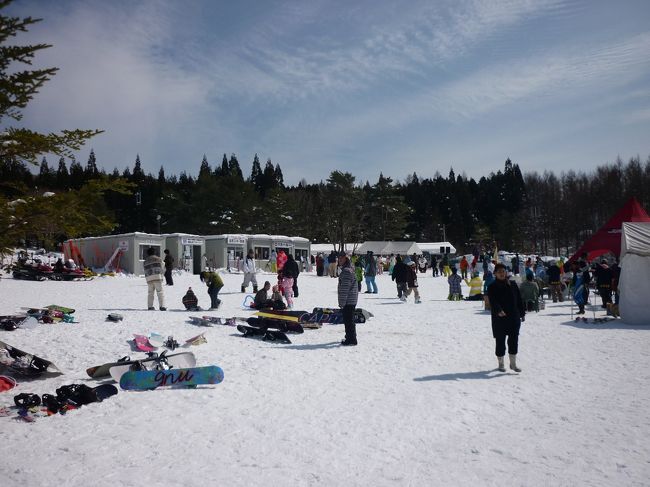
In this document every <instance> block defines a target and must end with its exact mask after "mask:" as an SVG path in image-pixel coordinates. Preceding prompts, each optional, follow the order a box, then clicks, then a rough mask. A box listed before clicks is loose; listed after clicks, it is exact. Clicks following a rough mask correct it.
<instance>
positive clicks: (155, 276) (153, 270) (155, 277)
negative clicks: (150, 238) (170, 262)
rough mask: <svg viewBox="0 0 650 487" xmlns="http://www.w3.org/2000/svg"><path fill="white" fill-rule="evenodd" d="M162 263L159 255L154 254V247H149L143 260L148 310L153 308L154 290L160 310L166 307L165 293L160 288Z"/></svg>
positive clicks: (164, 309)
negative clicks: (147, 290) (147, 292)
mask: <svg viewBox="0 0 650 487" xmlns="http://www.w3.org/2000/svg"><path fill="white" fill-rule="evenodd" d="M162 263H163V262H162V260H161V259H160V257H158V256H157V255H156V249H154V248H153V247H149V248H148V249H147V258H146V259H145V261H144V276H145V279H146V281H147V287H148V288H149V294H148V295H147V308H148V309H149V310H153V309H155V308H154V307H153V294H154V292H155V293H156V294H157V295H158V305H159V307H160V311H166V310H167V308H165V293H163V288H162V280H163V270H162Z"/></svg>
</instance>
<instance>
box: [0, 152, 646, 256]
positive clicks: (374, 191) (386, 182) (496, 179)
mask: <svg viewBox="0 0 650 487" xmlns="http://www.w3.org/2000/svg"><path fill="white" fill-rule="evenodd" d="M248 164H250V165H251V166H252V167H251V171H250V174H249V176H247V177H245V176H244V170H243V169H242V164H241V163H240V161H239V160H238V158H237V156H236V155H235V154H231V155H230V156H227V155H226V154H224V155H223V158H222V159H221V161H219V162H217V163H215V164H212V163H211V162H210V161H209V159H208V157H207V156H204V157H203V159H202V160H201V161H200V162H197V165H196V167H197V169H198V171H197V173H198V175H196V176H195V175H193V174H188V173H186V172H185V171H183V172H181V173H180V174H179V175H168V174H167V173H166V172H165V170H164V168H163V167H161V168H160V170H159V172H158V174H157V175H152V174H145V172H144V171H143V169H142V164H141V161H140V157H139V156H136V158H135V161H134V163H133V167H126V168H125V169H124V170H123V171H122V172H120V171H119V170H118V169H117V168H116V169H114V170H113V171H112V172H111V173H108V174H107V173H106V172H105V170H104V169H102V168H101V164H99V163H98V159H97V157H96V155H95V153H94V151H92V150H91V151H90V154H89V156H88V161H87V163H86V165H85V166H82V165H81V164H80V163H79V162H77V161H75V160H72V161H70V162H69V163H68V162H67V161H66V160H65V159H64V158H63V157H61V158H60V159H59V160H58V161H56V162H53V163H50V161H48V160H47V159H46V158H45V157H43V159H42V160H41V162H40V167H38V169H37V171H34V167H33V166H32V165H31V164H28V163H24V162H16V161H4V163H3V164H0V181H2V184H1V186H0V190H1V192H2V193H1V194H2V197H3V198H4V199H5V200H6V201H8V202H9V205H10V207H11V208H12V213H13V214H12V218H13V219H14V220H13V223H14V224H13V225H12V228H13V229H14V231H13V233H11V236H10V238H11V239H13V241H9V242H7V241H6V238H5V243H6V244H13V245H39V246H44V247H46V248H50V249H53V248H56V247H57V245H58V244H60V242H62V241H63V240H65V239H66V238H71V237H79V236H92V235H105V234H110V233H113V234H118V233H128V232H134V231H141V232H148V233H173V232H185V233H192V234H198V235H216V234H223V233H269V234H282V235H291V236H294V235H296V236H302V237H306V238H309V239H310V240H311V241H312V242H320V243H322V242H331V243H332V244H333V247H336V248H338V247H339V245H340V244H341V243H342V242H363V241H366V240H415V241H419V242H427V241H442V240H443V239H444V238H446V240H448V241H450V242H451V243H452V244H453V245H455V246H456V247H457V248H458V250H459V251H469V250H471V248H473V247H474V246H475V245H477V244H478V245H484V246H487V247H492V245H493V244H494V243H496V245H497V246H498V248H499V249H511V250H518V251H521V252H530V253H540V254H544V255H566V254H569V253H571V251H572V250H574V249H575V248H576V247H577V246H578V245H579V244H580V243H581V242H583V241H584V240H585V238H586V237H588V236H589V235H590V234H591V233H593V232H595V231H596V230H597V229H598V228H599V227H600V226H601V225H602V224H603V223H604V222H605V221H606V220H607V219H609V218H610V217H611V216H612V215H613V214H614V213H615V212H616V211H617V209H618V208H619V207H620V206H622V205H623V204H624V202H625V201H626V200H627V199H628V198H629V197H631V196H634V197H636V198H637V199H639V201H640V202H641V204H642V205H643V206H644V207H645V208H650V192H648V190H647V188H648V187H650V157H649V158H648V159H647V160H646V161H645V162H642V161H641V160H640V158H638V157H637V158H633V159H631V160H629V161H628V162H627V163H625V162H623V161H621V160H617V161H616V162H615V163H612V164H606V165H602V166H600V167H597V168H596V169H595V170H594V171H593V172H591V173H584V172H574V171H569V172H566V173H564V172H563V173H562V174H559V175H557V174H554V173H552V172H544V173H543V174H539V173H537V172H530V173H525V174H523V173H522V172H521V170H520V168H519V166H518V164H516V163H513V162H512V161H511V160H510V159H508V160H506V161H505V164H504V166H503V167H502V168H501V169H499V170H498V171H497V172H496V173H495V172H492V173H490V174H488V175H486V176H483V177H481V178H480V179H479V180H478V181H477V180H475V179H473V178H468V177H467V176H465V175H463V174H456V173H455V172H454V170H453V169H450V170H449V173H448V174H447V175H446V176H445V175H442V174H440V173H439V172H437V171H436V172H435V173H434V174H433V175H417V174H415V173H413V174H409V175H405V177H404V179H403V180H401V181H400V180H393V179H391V178H390V177H385V176H384V175H383V174H379V175H378V177H377V180H376V181H358V180H357V179H356V178H355V176H354V175H353V174H351V173H348V172H340V171H334V172H332V173H331V174H330V176H329V178H328V179H327V180H326V181H320V182H316V183H314V182H312V183H309V182H307V181H305V180H302V181H301V182H300V183H299V184H298V185H295V186H289V185H286V184H285V183H284V180H283V176H282V170H281V168H280V165H279V164H274V163H273V162H272V161H271V160H270V159H269V160H267V161H266V163H265V164H264V165H263V166H262V164H261V163H260V160H259V158H258V156H257V155H255V157H254V159H253V161H251V162H249V163H248ZM248 164H246V165H248ZM432 172H433V171H432ZM17 218H18V219H21V223H22V225H15V222H16V219H17ZM16 228H18V229H19V231H15V229H16Z"/></svg>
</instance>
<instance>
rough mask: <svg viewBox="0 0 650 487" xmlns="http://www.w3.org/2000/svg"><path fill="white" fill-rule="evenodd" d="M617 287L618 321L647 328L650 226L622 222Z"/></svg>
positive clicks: (648, 312) (649, 315) (648, 314)
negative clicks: (619, 318) (618, 294)
mask: <svg viewBox="0 0 650 487" xmlns="http://www.w3.org/2000/svg"><path fill="white" fill-rule="evenodd" d="M618 287H619V292H620V294H621V299H620V303H619V310H620V314H621V320H622V321H623V322H625V323H627V324H629V325H650V303H649V300H650V223H637V222H623V227H622V233H621V277H620V280H619V283H618Z"/></svg>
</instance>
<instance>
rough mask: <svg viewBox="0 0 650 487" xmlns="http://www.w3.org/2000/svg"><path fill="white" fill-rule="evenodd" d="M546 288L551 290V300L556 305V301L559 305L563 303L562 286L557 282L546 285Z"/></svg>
mask: <svg viewBox="0 0 650 487" xmlns="http://www.w3.org/2000/svg"><path fill="white" fill-rule="evenodd" d="M548 287H550V288H551V298H553V302H554V303H557V302H558V301H559V302H560V303H561V302H562V301H564V295H563V294H562V284H560V283H559V282H552V283H550V284H549V285H548Z"/></svg>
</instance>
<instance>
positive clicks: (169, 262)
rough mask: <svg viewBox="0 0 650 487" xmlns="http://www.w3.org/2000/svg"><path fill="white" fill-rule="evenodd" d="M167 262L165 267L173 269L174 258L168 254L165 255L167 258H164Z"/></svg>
mask: <svg viewBox="0 0 650 487" xmlns="http://www.w3.org/2000/svg"><path fill="white" fill-rule="evenodd" d="M163 262H164V263H165V269H173V268H174V258H173V257H172V256H171V255H169V254H167V255H165V259H164V260H163Z"/></svg>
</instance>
